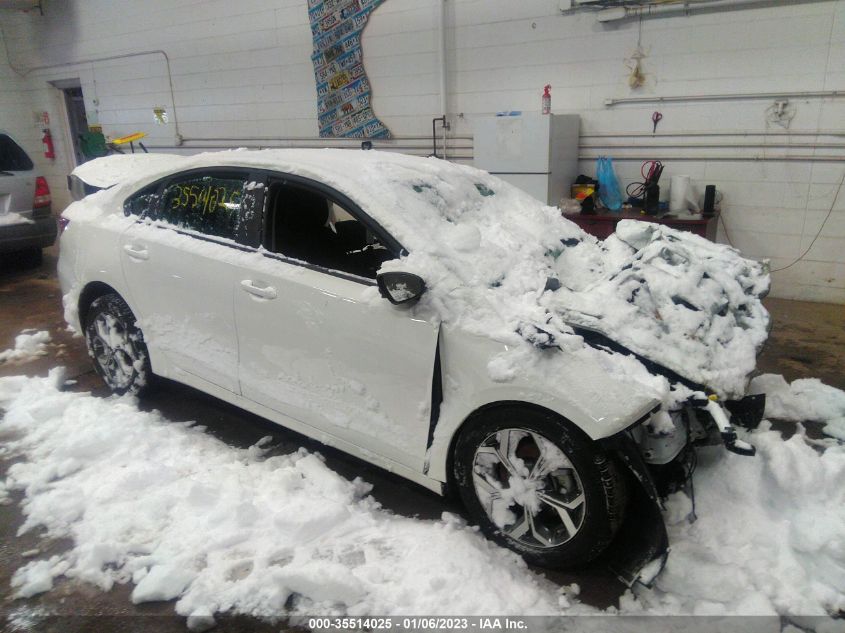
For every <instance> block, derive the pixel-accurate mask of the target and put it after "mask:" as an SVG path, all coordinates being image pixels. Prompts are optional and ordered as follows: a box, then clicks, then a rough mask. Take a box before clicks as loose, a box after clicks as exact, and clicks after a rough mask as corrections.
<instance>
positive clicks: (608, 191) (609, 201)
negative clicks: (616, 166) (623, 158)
mask: <svg viewBox="0 0 845 633" xmlns="http://www.w3.org/2000/svg"><path fill="white" fill-rule="evenodd" d="M596 180H598V181H599V199H600V200H601V201H602V204H604V206H606V207H607V208H608V209H610V210H611V211H619V209H621V208H622V191H621V189H620V188H619V181H618V180H617V179H616V174H615V173H614V171H613V159H612V158H611V157H610V156H599V159H598V161H597V162H596Z"/></svg>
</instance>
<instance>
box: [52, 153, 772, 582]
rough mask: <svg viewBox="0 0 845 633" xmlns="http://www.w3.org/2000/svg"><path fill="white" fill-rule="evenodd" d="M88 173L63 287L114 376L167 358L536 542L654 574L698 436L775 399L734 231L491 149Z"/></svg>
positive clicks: (535, 555)
mask: <svg viewBox="0 0 845 633" xmlns="http://www.w3.org/2000/svg"><path fill="white" fill-rule="evenodd" d="M74 177H75V178H78V179H80V180H82V181H84V182H85V183H86V184H87V185H89V190H91V189H92V188H93V189H98V188H99V189H102V190H100V191H96V192H95V193H93V194H91V195H88V196H87V197H85V198H83V199H82V200H80V201H78V202H75V203H74V204H72V205H71V206H70V207H69V208H68V209H67V210H66V211H65V213H64V221H63V224H64V225H65V226H66V228H65V230H64V232H63V235H62V238H61V257H60V260H59V274H60V279H61V283H62V287H63V291H64V293H65V296H64V302H65V313H66V318H67V319H68V321H69V323H70V324H71V325H72V326H73V327H75V328H77V329H78V330H79V331H80V332H82V333H84V336H85V340H86V342H87V345H88V350H89V353H90V355H91V357H92V358H93V361H94V366H95V368H96V370H97V371H98V372H99V374H100V375H101V376H102V378H103V380H104V381H105V382H106V384H107V385H108V386H109V387H110V388H111V389H112V390H113V391H114V392H115V393H118V394H125V393H133V394H134V393H141V392H142V391H143V390H144V389H145V388H147V387H148V386H149V385H150V383H151V380H152V378H153V376H154V375H156V376H162V377H166V378H170V379H172V380H176V381H179V382H181V383H184V384H187V385H190V386H192V387H195V388H197V389H199V390H201V391H204V392H206V393H209V394H212V395H214V396H216V397H218V398H220V399H221V400H224V401H227V402H230V403H233V404H235V405H237V406H239V407H242V408H244V409H246V410H249V411H251V412H253V413H257V414H258V415H261V416H263V417H265V418H268V419H270V420H273V421H275V422H277V423H279V424H281V425H284V426H286V427H289V428H291V429H293V430H295V431H298V432H300V433H303V434H305V435H308V436H310V437H313V438H316V439H317V440H319V441H321V442H323V443H325V444H328V445H331V446H335V447H338V448H340V449H342V450H344V451H347V452H348V453H351V454H352V455H355V456H357V457H359V458H361V459H363V460H365V461H367V462H370V463H373V464H377V465H379V466H381V467H384V468H386V469H388V470H390V471H392V472H395V473H396V474H398V475H401V476H403V477H406V478H407V479H410V480H411V481H414V482H416V483H418V484H420V485H422V486H425V487H426V488H429V489H431V490H434V491H436V492H438V493H441V494H442V493H445V492H447V491H448V490H451V491H454V492H456V493H457V494H459V495H460V497H461V499H462V500H463V502H464V505H465V507H466V509H467V512H468V514H469V516H470V518H471V520H472V521H474V522H476V523H478V524H479V525H480V526H481V528H482V529H483V530H484V532H485V533H486V534H487V535H488V536H489V537H490V538H492V539H493V540H495V541H497V542H498V543H500V544H503V545H505V546H507V547H510V548H512V549H514V550H516V551H517V552H519V553H520V554H522V555H523V556H524V557H525V559H526V560H528V561H529V562H532V563H536V564H541V565H546V566H572V565H577V564H580V563H584V562H586V561H589V560H591V559H593V558H595V557H596V556H598V555H599V554H600V553H602V552H603V551H604V550H606V549H607V548H608V547H609V546H611V545H612V544H614V543H615V544H617V545H616V550H615V553H614V554H613V559H614V560H615V562H616V566H617V569H618V570H619V572H620V575H621V576H622V577H623V578H624V579H625V580H626V581H628V582H633V581H634V580H637V579H640V580H646V581H647V580H648V579H649V578H650V577H652V576H653V575H654V574H655V573H656V571H658V570H659V569H660V563H661V562H662V561H664V560H665V553H666V545H667V543H666V532H665V528H664V526H663V523H662V520H661V519H660V514H659V504H660V499H661V496H662V495H665V494H667V493H668V492H669V491H671V490H674V489H677V488H678V487H680V486H683V485H684V484H685V482H686V481H687V479H688V477H689V475H690V473H691V469H692V466H693V465H694V451H693V449H692V446H693V445H694V444H696V443H713V442H724V443H725V445H726V446H727V447H728V448H729V449H731V450H733V451H735V452H739V453H745V454H751V453H753V447H751V446H749V445H747V444H745V443H744V442H742V440H741V439H738V438H737V434H736V431H735V430H734V428H733V426H732V424H731V417H732V416H733V418H734V422H745V423H750V424H753V423H754V421H755V419H756V420H759V415H762V403H761V401H760V399H759V398H757V399H755V398H750V399H749V398H744V399H743V395H744V390H745V386H746V383H747V380H748V377H749V374H750V373H751V372H752V371H753V370H754V365H755V357H756V353H757V351H758V350H759V348H760V346H761V345H762V344H763V342H764V340H765V338H766V334H767V327H768V316H767V314H766V312H765V310H764V309H763V307H762V304H761V303H760V298H761V297H762V296H763V295H764V294H765V293H766V291H767V290H768V283H769V281H768V274H767V271H766V267H765V265H764V264H759V263H757V262H752V261H749V260H746V259H743V258H742V257H741V256H740V255H739V254H738V253H737V252H736V251H734V250H733V249H729V248H728V247H725V246H721V245H716V244H712V243H710V242H707V241H706V240H704V239H702V238H698V237H696V236H692V235H687V234H681V233H678V232H676V231H672V230H670V229H666V228H663V227H660V226H658V225H656V224H648V223H641V222H623V223H620V225H619V228H618V230H617V234H616V235H614V236H612V237H611V238H609V239H608V240H605V241H604V242H599V241H597V240H596V239H594V238H592V237H591V236H588V235H586V234H584V233H583V232H582V231H581V230H580V229H578V228H577V227H576V226H575V225H574V224H572V223H570V222H568V221H567V220H565V219H564V218H563V217H561V215H560V212H559V210H557V209H555V208H553V207H547V206H545V205H543V204H541V203H540V202H538V201H536V200H534V199H533V198H531V197H529V196H527V195H526V194H524V193H522V192H520V191H518V190H517V189H515V188H513V187H511V186H510V185H508V184H506V183H504V182H502V181H501V180H499V179H497V178H495V177H493V176H491V175H489V174H487V173H486V172H482V171H478V170H475V169H472V168H470V167H464V166H459V165H455V164H451V163H447V162H444V161H441V160H437V159H434V158H430V159H423V158H415V157H410V156H403V155H399V154H391V153H383V152H376V151H348V150H264V151H256V152H252V151H243V150H239V151H229V152H219V153H209V154H201V155H198V156H192V157H181V156H161V155H158V156H156V155H149V156H139V155H134V156H110V157H106V158H102V159H98V160H96V161H92V162H91V163H87V164H85V165H83V166H81V167H80V168H78V169H77V170H76V172H74ZM721 401H729V402H727V403H726V408H723V407H722V405H721ZM758 414H759V415H758ZM645 519H648V520H649V522H648V523H647V525H646V527H645V528H644V527H643V521H644V520H645ZM635 541H636V544H635V543H634V542H635ZM651 561H656V562H655V563H654V564H651V565H648V566H647V567H648V570H649V571H648V574H647V576H641V575H640V570H641V569H642V568H643V567H644V566H646V564H647V563H649V562H651Z"/></svg>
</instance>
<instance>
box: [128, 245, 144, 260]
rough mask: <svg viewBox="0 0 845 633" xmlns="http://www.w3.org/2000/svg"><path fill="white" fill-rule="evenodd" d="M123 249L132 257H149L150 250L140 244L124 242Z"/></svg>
mask: <svg viewBox="0 0 845 633" xmlns="http://www.w3.org/2000/svg"><path fill="white" fill-rule="evenodd" d="M123 250H124V251H126V254H127V255H129V257H131V258H132V259H149V258H150V252H149V251H148V250H147V249H146V248H144V247H142V246H133V245H132V244H124V245H123Z"/></svg>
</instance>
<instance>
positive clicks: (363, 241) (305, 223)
mask: <svg viewBox="0 0 845 633" xmlns="http://www.w3.org/2000/svg"><path fill="white" fill-rule="evenodd" d="M267 201H268V202H267V205H268V206H267V211H268V213H267V219H268V227H267V238H266V242H267V244H266V247H267V248H268V249H269V250H271V251H273V252H275V253H280V254H282V255H285V256H286V257H291V258H293V259H298V260H300V261H304V262H306V263H309V264H313V265H315V266H321V267H323V268H328V269H331V270H337V271H341V272H345V273H350V274H352V275H357V276H359V277H366V278H369V279H375V277H376V273H377V272H378V269H379V268H380V267H381V265H382V263H384V262H385V261H387V260H389V259H393V255H392V254H391V252H390V251H389V250H388V249H387V248H386V247H385V246H384V245H382V244H381V243H380V242H379V240H378V237H377V236H376V234H375V233H374V232H373V231H371V230H370V229H369V228H368V227H367V225H366V224H364V223H363V222H361V221H360V220H358V219H357V218H356V217H355V216H354V215H353V214H352V213H351V212H350V211H349V210H348V209H346V208H345V207H343V206H342V205H340V204H339V203H337V202H335V201H334V200H331V199H330V198H328V197H327V196H325V195H323V194H321V193H319V192H317V191H314V190H311V189H306V188H304V187H300V186H297V185H290V184H281V183H278V184H275V185H272V186H271V187H270V192H269V195H268V197H267Z"/></svg>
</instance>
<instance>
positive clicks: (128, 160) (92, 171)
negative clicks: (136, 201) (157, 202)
mask: <svg viewBox="0 0 845 633" xmlns="http://www.w3.org/2000/svg"><path fill="white" fill-rule="evenodd" d="M181 162H183V157H181V156H177V155H174V154H148V153H146V152H145V153H143V154H140V153H139V154H111V155H110V156H102V157H100V158H95V159H94V160H89V161H87V162H85V163H82V164H81V165H79V166H78V167H76V168H75V169H74V170H73V171H72V172H71V174H72V175H74V176H76V177H77V178H79V179H80V180H83V181H84V182H86V183H88V184H89V185H93V186H95V187H100V188H101V189H105V188H108V187H112V186H114V185H116V184H118V183H120V182H126V181H130V180H132V179H134V178H137V177H138V176H143V175H144V174H145V173H147V172H150V171H153V172H154V171H158V170H167V169H170V168H171V167H174V166H178V165H179V164H181ZM176 168H177V169H178V167H176Z"/></svg>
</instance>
